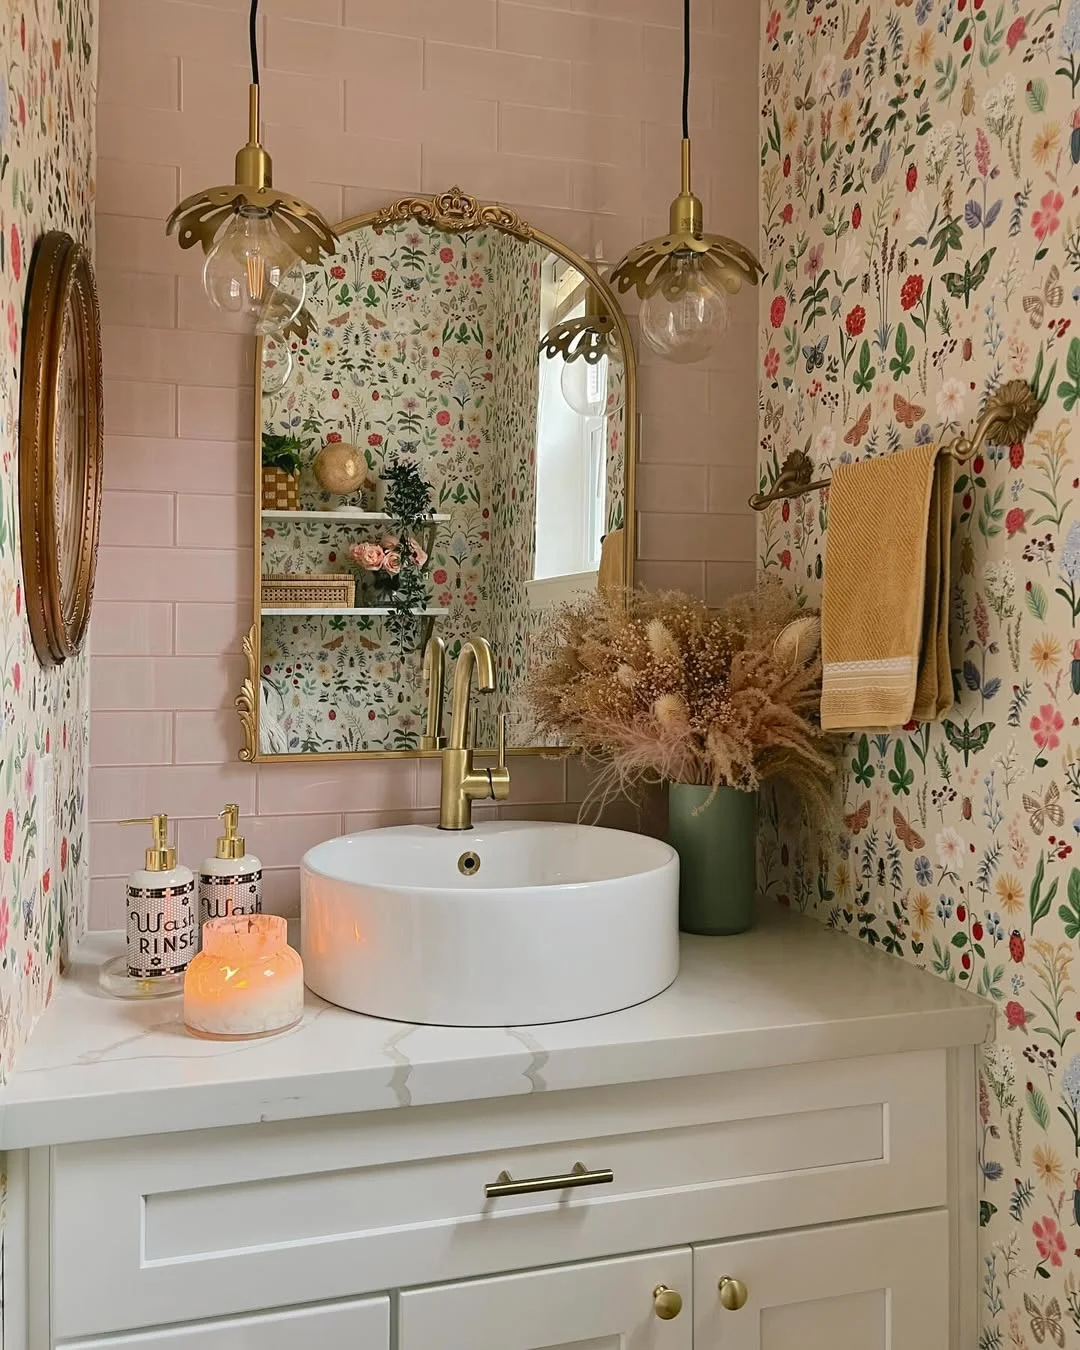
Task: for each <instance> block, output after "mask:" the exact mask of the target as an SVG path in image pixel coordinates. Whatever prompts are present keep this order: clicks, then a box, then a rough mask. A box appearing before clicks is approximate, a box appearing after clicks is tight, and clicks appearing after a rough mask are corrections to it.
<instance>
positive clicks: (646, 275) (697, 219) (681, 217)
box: [608, 137, 765, 300]
mask: <svg viewBox="0 0 1080 1350" xmlns="http://www.w3.org/2000/svg"><path fill="white" fill-rule="evenodd" d="M670 226H671V228H670V229H669V230H668V232H667V234H665V235H661V236H660V237H659V238H658V239H647V240H646V241H645V243H643V244H638V246H637V248H633V249H631V250H630V252H629V253H628V254H627V255H626V257H625V258H623V260H622V262H620V263H618V264H617V266H616V267H615V268H614V269H613V270H612V272H611V275H610V276H609V277H608V281H609V282H610V283H611V285H612V286H614V287H615V289H616V290H617V291H618V292H619V294H620V295H625V294H626V292H627V291H629V290H631V289H632V290H635V291H636V292H637V294H638V297H639V298H640V299H642V300H645V299H647V298H648V297H649V296H650V295H655V294H656V293H657V292H658V291H659V292H660V293H661V294H662V295H663V296H664V297H665V298H666V299H668V300H677V299H678V298H679V296H680V295H681V294H682V292H683V291H684V290H685V289H686V286H687V281H688V274H687V273H686V271H685V270H684V269H681V268H676V267H673V266H672V265H671V261H672V259H673V258H674V257H675V256H677V255H679V254H682V255H684V256H685V255H686V254H691V253H692V254H695V255H696V257H697V259H698V261H699V263H700V264H701V266H702V268H703V270H704V271H705V273H706V276H707V277H708V278H709V280H710V281H712V282H714V283H715V284H716V285H717V286H722V287H723V288H724V290H726V291H727V292H728V293H729V294H731V295H734V294H735V292H736V291H738V290H739V289H740V287H741V286H742V284H743V282H744V281H748V282H749V283H750V284H751V286H756V285H757V283H758V280H759V278H761V277H762V276H764V275H765V269H764V268H763V267H762V266H761V263H759V262H758V260H757V258H755V257H754V255H753V254H752V253H751V252H750V250H749V249H748V248H746V247H745V246H744V245H743V244H740V243H739V242H738V241H737V240H735V239H729V238H728V237H727V236H726V235H723V234H706V233H705V229H704V211H703V210H702V205H701V198H700V197H698V196H696V195H695V193H694V192H693V190H692V188H691V186H690V139H689V137H684V139H683V142H682V189H681V191H680V192H679V195H678V196H677V197H676V198H675V200H674V201H673V202H672V203H671V216H670Z"/></svg>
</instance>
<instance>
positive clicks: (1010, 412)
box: [750, 380, 1042, 511]
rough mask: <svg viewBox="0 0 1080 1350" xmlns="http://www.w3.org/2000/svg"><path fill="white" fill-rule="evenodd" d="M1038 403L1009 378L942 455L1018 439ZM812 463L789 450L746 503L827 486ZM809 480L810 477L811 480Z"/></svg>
mask: <svg viewBox="0 0 1080 1350" xmlns="http://www.w3.org/2000/svg"><path fill="white" fill-rule="evenodd" d="M1041 408H1042V404H1041V403H1040V402H1039V399H1038V396H1037V395H1036V394H1035V393H1034V391H1033V390H1032V388H1031V386H1030V385H1029V384H1028V383H1027V381H1026V380H1009V382H1008V383H1007V384H1003V385H1001V386H1000V388H998V389H995V390H994V392H993V393H992V394H991V395H990V397H989V398H988V399H987V400H986V407H985V408H984V409H983V413H982V416H981V417H980V418H979V420H978V422H977V423H976V426H975V431H974V432H973V433H972V435H971V436H970V437H968V436H966V435H964V433H963V432H961V433H960V435H959V436H955V437H954V438H953V439H952V440H951V441H946V442H945V444H944V445H943V446H942V447H941V452H942V454H944V455H952V457H953V458H954V459H955V460H956V461H957V463H958V464H963V463H965V462H966V461H967V460H969V459H971V458H972V456H974V455H976V454H978V452H979V451H980V450H981V449H982V447H983V444H984V443H985V441H986V439H987V437H988V436H990V435H991V433H993V435H994V443H995V444H997V445H1012V444H1013V443H1014V442H1015V441H1022V440H1023V439H1024V437H1025V436H1026V435H1027V434H1028V432H1029V431H1030V430H1031V428H1032V427H1033V426H1034V425H1035V419H1036V418H1037V417H1038V415H1039V411H1040V409H1041ZM813 474H814V463H813V460H811V458H810V456H809V455H808V454H806V452H805V451H803V450H793V451H792V452H791V454H790V455H788V457H787V459H785V460H784V464H783V467H782V468H781V470H780V473H779V476H778V477H777V479H776V482H775V483H774V484H773V485H772V487H771V488H770V489H769V491H768V492H755V493H754V495H753V496H752V497H751V498H750V505H751V506H752V507H753V509H754V510H755V511H764V510H765V508H766V507H767V506H768V505H769V503H770V502H778V501H782V500H783V499H784V498H786V497H801V496H803V495H804V493H807V492H814V491H815V490H816V489H817V488H827V487H828V486H829V485H830V483H831V482H832V479H831V478H818V479H816V480H814V479H813ZM812 480H813V481H812Z"/></svg>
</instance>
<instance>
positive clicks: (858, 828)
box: [844, 797, 870, 834]
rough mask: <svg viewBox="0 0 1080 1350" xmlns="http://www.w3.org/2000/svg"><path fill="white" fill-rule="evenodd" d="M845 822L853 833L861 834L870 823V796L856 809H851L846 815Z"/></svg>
mask: <svg viewBox="0 0 1080 1350" xmlns="http://www.w3.org/2000/svg"><path fill="white" fill-rule="evenodd" d="M844 824H845V825H846V826H847V828H848V829H849V830H850V831H851V833H852V834H860V833H861V832H862V831H863V830H865V829H866V827H867V825H869V824H870V799H869V797H868V798H867V799H866V801H864V802H863V804H862V806H860V807H859V808H858V809H857V810H855V811H849V812H848V813H847V815H845V816H844Z"/></svg>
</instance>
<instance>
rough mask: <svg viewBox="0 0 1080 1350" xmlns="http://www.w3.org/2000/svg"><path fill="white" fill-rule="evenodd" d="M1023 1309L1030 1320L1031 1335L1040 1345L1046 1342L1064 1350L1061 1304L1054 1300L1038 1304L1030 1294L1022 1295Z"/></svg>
mask: <svg viewBox="0 0 1080 1350" xmlns="http://www.w3.org/2000/svg"><path fill="white" fill-rule="evenodd" d="M1024 1308H1025V1310H1026V1312H1027V1315H1028V1317H1029V1318H1030V1319H1031V1334H1032V1335H1033V1336H1034V1337H1035V1339H1036V1340H1037V1341H1038V1343H1039V1344H1040V1345H1043V1344H1045V1342H1046V1341H1047V1340H1049V1341H1051V1342H1053V1344H1054V1345H1057V1346H1060V1347H1061V1350H1065V1330H1064V1328H1063V1327H1062V1325H1061V1304H1060V1303H1059V1302H1058V1301H1057V1299H1056V1298H1050V1299H1047V1300H1046V1302H1045V1303H1043V1304H1041V1305H1040V1304H1039V1303H1037V1302H1036V1301H1035V1299H1033V1298H1032V1297H1031V1295H1030V1294H1025V1295H1024Z"/></svg>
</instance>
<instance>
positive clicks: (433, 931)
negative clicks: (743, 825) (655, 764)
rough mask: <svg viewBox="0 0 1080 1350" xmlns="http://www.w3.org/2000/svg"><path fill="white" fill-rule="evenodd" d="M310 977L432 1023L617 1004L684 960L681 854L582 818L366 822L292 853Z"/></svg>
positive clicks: (315, 985) (670, 976) (318, 989)
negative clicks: (443, 826) (298, 856)
mask: <svg viewBox="0 0 1080 1350" xmlns="http://www.w3.org/2000/svg"><path fill="white" fill-rule="evenodd" d="M300 878H301V912H302V920H303V922H302V950H303V958H304V974H305V978H306V980H307V983H308V986H309V987H310V988H311V989H312V990H314V992H315V993H316V994H318V995H320V997H322V998H325V999H327V1000H328V1001H329V1002H331V1003H336V1004H339V1005H340V1006H341V1007H343V1008H352V1009H353V1010H354V1011H356V1012H363V1013H369V1014H370V1015H371V1016H373V1017H388V1018H392V1019H394V1020H396V1021H402V1022H425V1023H433V1024H435V1025H440V1026H527V1025H530V1024H535V1023H540V1022H568V1021H572V1020H574V1019H575V1018H579V1017H595V1016H598V1015H599V1014H601V1013H608V1012H615V1011H616V1010H617V1009H619V1008H628V1007H630V1006H631V1004H634V1003H643V1002H644V1001H645V1000H646V999H649V998H652V997H653V996H654V995H656V994H659V993H660V992H661V990H663V989H666V988H667V986H668V985H669V984H670V983H671V982H672V980H674V978H675V976H676V975H677V974H678V969H679V941H678V927H679V862H678V857H677V855H676V853H675V851H674V850H673V849H672V848H670V847H669V846H668V845H667V844H664V843H661V842H660V841H659V840H657V839H650V838H648V837H647V836H645V835H640V834H629V833H626V832H624V831H622V830H604V829H598V828H596V827H594V826H591V825H559V824H548V823H543V822H516V821H514V822H511V821H503V822H499V823H496V824H491V825H482V826H478V827H476V828H475V829H472V830H462V831H443V830H437V829H433V828H429V827H427V826H422V825H405V826H401V827H398V828H392V829H382V830H368V831H365V832H363V833H360V834H349V835H345V836H343V837H342V838H340V839H331V840H329V841H328V842H327V843H325V844H319V845H317V846H316V847H315V848H313V849H310V850H309V851H308V852H307V853H306V854H305V855H304V858H303V860H302V862H301V865H300Z"/></svg>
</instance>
